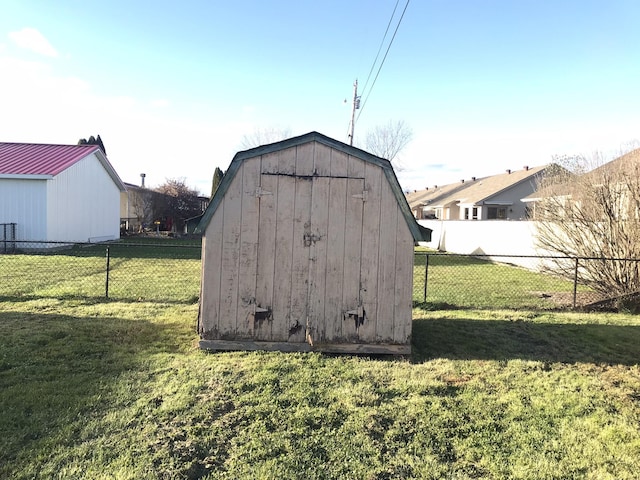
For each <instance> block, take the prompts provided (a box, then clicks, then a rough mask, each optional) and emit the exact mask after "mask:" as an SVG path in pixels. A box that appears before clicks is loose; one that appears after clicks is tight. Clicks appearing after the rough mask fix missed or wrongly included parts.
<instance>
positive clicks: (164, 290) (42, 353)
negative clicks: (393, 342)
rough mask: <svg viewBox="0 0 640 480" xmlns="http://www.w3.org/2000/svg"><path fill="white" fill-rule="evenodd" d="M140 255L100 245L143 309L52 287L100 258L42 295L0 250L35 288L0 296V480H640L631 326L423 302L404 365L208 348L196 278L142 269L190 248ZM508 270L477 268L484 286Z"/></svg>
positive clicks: (639, 394) (589, 317)
mask: <svg viewBox="0 0 640 480" xmlns="http://www.w3.org/2000/svg"><path fill="white" fill-rule="evenodd" d="M139 242H140V243H141V244H142V245H140V246H139V249H134V248H130V247H123V246H118V245H115V246H113V247H110V248H112V253H114V255H113V257H112V260H113V259H118V260H116V265H115V267H117V268H114V270H113V272H114V274H115V272H116V271H117V269H120V270H121V271H122V267H123V266H124V265H126V264H127V262H129V265H134V266H135V267H134V269H135V270H136V271H137V274H138V275H140V276H139V277H134V278H136V282H137V283H139V284H142V283H144V284H145V285H147V286H145V287H144V288H147V289H148V293H147V295H149V297H150V298H145V297H144V296H143V295H141V294H140V293H139V291H136V290H134V289H135V288H139V287H140V285H133V286H132V287H130V288H131V290H132V292H134V293H132V292H128V291H127V289H126V287H122V288H123V292H122V295H123V298H118V297H117V296H114V297H111V298H110V299H109V300H106V299H104V297H101V296H100V294H97V295H96V296H87V297H83V296H82V295H78V294H77V293H73V289H72V288H71V287H70V286H69V287H68V290H67V295H62V296H57V295H59V290H47V289H53V287H54V286H57V287H58V288H59V287H60V285H62V284H63V283H64V275H63V274H62V273H61V272H63V271H66V270H65V269H66V268H68V267H69V265H68V264H66V263H65V262H73V261H75V260H73V259H74V258H79V259H80V260H81V261H85V260H87V261H92V262H98V261H99V262H104V261H105V258H104V248H103V247H90V248H89V249H84V250H83V253H77V254H76V255H75V256H74V255H63V256H60V258H58V260H57V261H58V262H60V263H58V264H56V265H55V267H53V268H50V269H49V270H48V271H47V275H48V278H49V283H48V284H47V281H46V279H40V278H39V277H38V276H37V275H36V276H34V275H33V273H32V272H31V269H32V268H36V267H38V265H37V264H35V263H34V264H29V261H31V257H37V256H12V255H9V256H0V262H4V261H14V262H16V263H15V264H14V265H13V266H12V268H22V269H23V270H20V271H21V272H22V275H27V276H28V278H30V279H31V281H32V282H33V283H34V288H33V289H32V290H31V293H29V294H20V295H13V296H12V295H9V294H7V293H8V292H6V291H4V292H3V293H0V297H2V298H0V478H12V479H14V478H15V479H33V478H46V479H49V478H56V479H78V478H83V479H84V478H91V479H195V478H210V479H218V478H225V479H260V478H265V479H271V478H274V479H280V478H283V479H299V478H305V479H306V478H309V479H343V478H348V479H402V478H406V479H410V478H418V479H420V478H424V479H440V478H445V479H447V478H448V479H538V478H540V479H637V478H640V367H639V366H638V359H639V358H640V317H636V316H633V315H626V314H608V313H607V314H604V313H600V314H586V313H578V312H560V311H545V310H539V309H538V310H532V309H529V308H527V307H526V303H524V304H518V303H516V302H515V301H514V300H513V298H511V299H510V300H505V302H504V303H503V304H499V305H498V306H496V307H495V308H492V309H490V308H486V307H485V308H482V309H470V308H467V309H460V308H458V309H453V310H436V309H435V308H437V304H434V303H428V304H426V305H425V306H424V309H421V308H416V309H414V321H413V340H412V344H413V354H412V355H411V356H410V357H407V358H394V357H391V358H387V357H384V358H381V357H377V358H371V357H358V356H349V355H342V356H331V355H321V354H316V353H312V354H290V353H288V354H287V353H279V352H251V353H249V352H226V353H206V352H202V351H200V350H199V349H198V348H197V347H196V345H197V340H198V338H197V335H196V333H195V326H196V319H197V313H198V306H197V302H196V301H195V299H194V293H193V292H192V290H193V289H194V288H195V292H196V294H195V295H196V298H197V282H198V281H199V274H198V273H197V272H196V274H195V277H196V283H195V285H191V283H188V282H192V281H193V278H190V277H189V278H190V279H187V277H188V276H189V275H191V276H193V272H192V273H191V274H188V273H186V272H187V271H186V270H185V273H184V274H183V275H184V277H180V276H176V277H175V278H176V279H179V278H181V279H182V280H176V281H175V282H167V281H163V280H162V279H163V278H165V277H163V276H161V275H160V274H158V273H157V267H158V265H172V266H173V269H172V270H170V272H171V271H173V274H174V275H177V274H176V273H175V272H176V271H178V270H177V269H179V268H180V267H179V265H181V264H180V263H179V262H196V263H197V265H198V268H199V252H198V253H189V254H186V255H185V258H182V259H176V258H171V257H172V256H173V257H175V256H177V255H176V254H175V253H174V254H169V253H167V252H166V251H158V250H156V249H154V248H152V247H150V246H149V245H148V240H147V239H142V240H140V241H139ZM119 248H123V249H124V251H122V252H118V251H117V250H118V249H119ZM92 249H94V251H92ZM185 251H187V252H191V250H189V249H186V250H185ZM189 256H191V258H189ZM167 257H169V258H167ZM12 259H13V260H12ZM15 259H18V260H15ZM90 259H93V260H90ZM165 260H167V261H171V262H176V263H175V264H173V263H168V264H165V263H162V262H164V261H165ZM34 261H35V260H34ZM118 261H121V262H122V263H119V264H118V263H117V262H118ZM21 262H23V263H24V264H23V265H21ZM472 263H473V262H472ZM187 264H188V263H187ZM92 265H93V264H92ZM468 265H469V264H468V263H467V264H465V265H461V266H460V267H465V266H468ZM0 266H2V269H0V271H2V272H3V274H5V272H7V271H12V270H7V269H6V264H0ZM72 266H73V264H72ZM492 267H493V268H496V270H494V271H493V273H492V270H491V268H492ZM498 267H499V268H498ZM503 267H504V268H509V267H506V266H499V265H492V264H490V263H487V262H484V263H483V265H482V268H483V269H485V270H484V271H485V272H486V275H488V278H492V279H494V280H490V281H491V285H492V288H493V289H494V290H496V289H498V285H499V284H500V282H499V281H497V280H495V278H496V277H497V276H500V275H503V273H502V270H501V269H502V268H503ZM188 268H193V266H191V267H188ZM445 268H450V266H447V267H445ZM174 270H175V271H174ZM517 270H518V272H520V271H521V269H517ZM90 271H91V270H90V269H89V270H87V271H86V272H87V273H84V274H83V275H84V276H85V277H87V278H91V275H90V274H89V273H88V272H90ZM30 272H31V276H29V274H30ZM436 272H437V270H436ZM496 272H498V273H496ZM152 274H155V275H157V278H158V279H160V280H158V281H156V282H155V283H154V282H149V281H148V280H149V275H152ZM519 274H520V273H519ZM434 276H435V277H441V276H444V274H442V273H441V274H438V275H431V274H430V280H429V281H430V282H431V281H432V280H433V281H434V282H436V281H440V280H439V279H438V278H434ZM464 278H465V276H459V277H458V280H456V281H457V282H458V285H457V286H458V287H459V289H460V290H462V291H465V292H467V293H466V294H467V295H470V296H472V295H473V294H472V290H473V289H474V288H477V287H478V286H477V285H476V282H477V279H478V277H473V276H470V277H469V278H470V280H469V281H468V283H466V284H465V283H464ZM18 281H19V277H18V276H16V278H15V279H14V282H18ZM68 281H69V282H71V280H68ZM185 282H187V285H189V287H188V288H187V289H186V292H187V293H185V290H184V286H185V285H184V283H185ZM7 283H10V282H4V283H3V285H2V288H10V287H7V285H6V284H7ZM114 283H121V282H115V281H114ZM96 284H99V285H100V286H102V287H104V284H103V283H102V282H99V281H97V280H96ZM69 285H70V284H69ZM149 285H150V286H149ZM506 287H508V285H506ZM113 288H115V287H113ZM541 288H543V289H548V288H549V286H548V285H545V284H543V285H542V286H541ZM503 296H505V297H506V296H507V295H506V293H504V292H503ZM151 300H153V301H151ZM443 303H444V302H443ZM505 305H508V306H509V307H510V308H506V306H505Z"/></svg>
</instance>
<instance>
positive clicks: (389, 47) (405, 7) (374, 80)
mask: <svg viewBox="0 0 640 480" xmlns="http://www.w3.org/2000/svg"><path fill="white" fill-rule="evenodd" d="M398 2H399V0H398V1H397V2H396V8H397V6H398ZM409 2H410V0H407V3H406V4H405V5H404V9H403V10H402V15H400V19H399V20H398V24H397V25H396V28H395V30H394V31H393V36H392V37H391V40H390V41H389V45H387V50H386V51H385V53H384V57H383V58H382V61H381V62H380V65H379V66H378V71H377V72H376V76H375V77H374V79H373V83H372V84H371V88H369V91H368V92H367V94H366V96H365V97H364V101H363V102H362V105H361V106H360V112H359V113H358V117H357V118H356V120H355V121H356V122H357V121H358V120H359V119H360V116H361V115H362V111H363V110H364V107H365V106H366V105H367V100H369V97H370V96H371V92H372V91H373V87H374V86H375V84H376V81H377V80H378V76H379V75H380V71H381V70H382V66H383V65H384V62H385V60H386V59H387V55H388V54H389V50H390V49H391V45H392V44H393V41H394V40H395V38H396V34H397V33H398V28H400V24H401V23H402V19H403V18H404V14H405V13H406V11H407V7H408V6H409ZM396 8H394V9H393V14H392V15H391V19H390V20H389V25H391V21H392V20H393V17H394V15H395V12H396ZM389 25H387V31H385V34H384V38H386V36H387V32H388V30H389ZM384 38H383V40H382V41H383V43H384ZM380 48H382V45H381V46H380ZM379 54H380V50H379V51H378V55H376V60H374V62H373V65H372V66H371V71H373V69H374V67H375V62H376V61H377V60H378V56H379ZM371 71H370V72H369V76H371ZM368 82H369V80H368V79H367V82H365V89H366V85H367V83H368ZM363 90H364V89H363Z"/></svg>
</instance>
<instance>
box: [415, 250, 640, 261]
mask: <svg viewBox="0 0 640 480" xmlns="http://www.w3.org/2000/svg"><path fill="white" fill-rule="evenodd" d="M415 254H416V255H420V256H434V257H435V256H443V257H446V256H449V257H474V258H495V257H499V258H544V259H552V260H602V261H627V262H640V258H617V257H571V256H563V255H503V254H492V253H453V252H415Z"/></svg>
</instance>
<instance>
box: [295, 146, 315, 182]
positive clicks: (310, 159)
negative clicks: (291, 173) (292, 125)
mask: <svg viewBox="0 0 640 480" xmlns="http://www.w3.org/2000/svg"><path fill="white" fill-rule="evenodd" d="M315 148H316V142H309V143H304V144H302V145H298V146H297V147H296V148H295V150H296V152H295V155H296V171H295V173H296V175H304V176H311V175H313V173H314V164H313V163H314V150H315Z"/></svg>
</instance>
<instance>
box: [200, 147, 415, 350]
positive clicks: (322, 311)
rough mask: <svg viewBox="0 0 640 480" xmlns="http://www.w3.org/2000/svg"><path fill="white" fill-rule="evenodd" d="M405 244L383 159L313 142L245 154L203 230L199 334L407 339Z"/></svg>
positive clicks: (407, 236) (332, 340) (408, 244)
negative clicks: (369, 159) (378, 160)
mask: <svg viewBox="0 0 640 480" xmlns="http://www.w3.org/2000/svg"><path fill="white" fill-rule="evenodd" d="M412 246H413V237H412V234H411V232H410V230H409V227H408V225H407V223H406V220H405V218H404V217H403V215H402V212H401V210H400V207H399V205H398V201H397V199H396V197H395V196H394V193H393V191H392V189H391V187H390V185H389V181H388V180H387V178H386V176H385V174H384V172H383V170H382V168H381V167H380V166H378V165H375V164H372V163H369V162H366V161H364V160H362V159H360V158H358V157H355V156H351V155H349V154H347V153H345V152H342V151H339V150H336V149H333V148H331V147H328V146H326V145H323V144H321V143H318V142H309V143H306V144H302V145H298V146H295V147H291V148H287V149H283V150H279V151H276V152H270V153H268V154H264V155H259V156H256V157H251V158H247V159H244V160H243V162H242V163H241V165H240V166H239V168H238V170H237V171H236V172H235V175H234V177H233V179H232V181H231V183H230V184H229V185H228V188H227V190H226V192H225V193H224V197H223V198H222V200H221V203H220V204H219V205H218V207H217V208H216V210H215V212H214V213H213V216H212V217H211V221H210V222H209V224H208V226H207V228H206V231H205V232H204V237H203V275H202V287H201V297H200V309H201V310H200V333H201V336H202V338H203V339H209V340H240V341H241V340H246V341H262V342H289V343H305V342H309V343H311V344H314V345H322V344H333V345H335V344H342V343H358V344H362V343H372V344H403V345H404V344H408V343H410V336H411V298H412V273H413V248H412Z"/></svg>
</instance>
